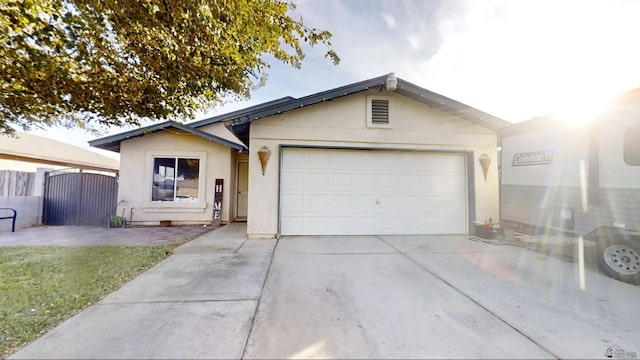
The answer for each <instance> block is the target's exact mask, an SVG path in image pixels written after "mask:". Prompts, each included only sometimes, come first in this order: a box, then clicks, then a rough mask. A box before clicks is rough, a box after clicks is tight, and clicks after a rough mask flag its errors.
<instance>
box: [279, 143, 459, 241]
mask: <svg viewBox="0 0 640 360" xmlns="http://www.w3.org/2000/svg"><path fill="white" fill-rule="evenodd" d="M283 152H284V154H283V164H282V174H281V175H282V176H281V183H282V188H281V189H282V190H281V233H282V234H284V235H341V234H344V235H370V234H462V233H466V226H467V220H466V204H467V201H466V175H465V171H466V166H465V160H464V157H463V156H462V155H459V154H453V155H450V154H433V153H424V152H398V151H363V150H327V149H284V150H283ZM292 154H295V155H294V156H291V155H292ZM301 154H302V155H301ZM287 159H292V162H293V163H292V164H288V163H286V162H287V161H288V160H287ZM300 159H304V160H303V161H302V164H301V161H300ZM300 166H302V167H300Z"/></svg>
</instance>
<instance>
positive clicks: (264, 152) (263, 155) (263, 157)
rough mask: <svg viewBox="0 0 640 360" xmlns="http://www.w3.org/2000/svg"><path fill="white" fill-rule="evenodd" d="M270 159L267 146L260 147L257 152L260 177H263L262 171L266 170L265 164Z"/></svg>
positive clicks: (269, 150)
mask: <svg viewBox="0 0 640 360" xmlns="http://www.w3.org/2000/svg"><path fill="white" fill-rule="evenodd" d="M270 157H271V149H269V147H268V146H266V145H262V147H261V148H260V149H259V150H258V158H260V165H262V175H263V176H264V170H265V169H266V168H267V163H268V162H269V158H270Z"/></svg>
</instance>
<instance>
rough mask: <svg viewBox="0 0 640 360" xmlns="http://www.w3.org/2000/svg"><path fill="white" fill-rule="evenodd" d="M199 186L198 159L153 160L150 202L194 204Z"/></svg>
mask: <svg viewBox="0 0 640 360" xmlns="http://www.w3.org/2000/svg"><path fill="white" fill-rule="evenodd" d="M199 185H200V159H199V158H185V157H164V156H163V157H154V158H153V180H152V184H151V188H152V190H151V201H174V202H196V201H198V198H199V197H200V194H199V187H200V186H199Z"/></svg>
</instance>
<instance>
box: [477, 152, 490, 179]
mask: <svg viewBox="0 0 640 360" xmlns="http://www.w3.org/2000/svg"><path fill="white" fill-rule="evenodd" d="M478 161H479V162H480V166H482V172H483V173H484V181H487V172H489V165H491V158H490V157H489V155H487V154H482V155H480V158H478Z"/></svg>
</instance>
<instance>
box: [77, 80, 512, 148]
mask: <svg viewBox="0 0 640 360" xmlns="http://www.w3.org/2000/svg"><path fill="white" fill-rule="evenodd" d="M388 77H389V75H386V74H385V75H382V76H378V77H375V78H372V79H369V80H364V81H360V82H357V83H353V84H349V85H345V86H341V87H338V88H335V89H330V90H326V91H322V92H319V93H316V94H312V95H308V96H304V97H301V98H294V97H291V96H286V97H282V98H279V99H275V100H272V101H268V102H265V103H262V104H258V105H254V106H250V107H247V108H244V109H240V110H236V111H232V112H229V113H226V114H222V115H216V116H213V117H209V118H206V119H202V120H198V121H194V122H191V123H188V124H179V123H176V122H174V121H167V122H163V123H160V124H156V125H152V126H149V127H146V128H140V129H137V130H132V131H129V132H126V133H122V134H118V135H113V136H108V137H105V138H101V139H96V140H93V141H90V142H89V145H91V146H95V147H98V148H102V149H106V150H111V151H115V152H119V151H120V142H121V141H123V140H127V139H130V138H133V137H138V136H143V135H146V134H149V133H152V132H155V131H159V130H162V129H165V128H167V127H175V128H178V129H181V130H184V131H187V132H190V133H192V134H194V135H198V136H201V137H203V138H205V139H207V140H211V141H214V142H218V143H220V144H223V145H226V146H229V147H231V148H233V149H237V150H242V151H247V148H246V147H242V149H239V148H238V147H241V145H238V144H235V143H233V142H230V141H228V140H225V139H222V138H219V137H217V136H215V135H211V134H208V133H206V132H203V131H200V130H197V128H199V127H203V126H206V125H210V124H214V123H217V122H223V123H224V125H225V126H226V127H227V129H229V130H230V131H231V132H232V133H233V134H234V135H235V136H236V137H237V138H238V139H240V141H242V142H243V143H244V144H245V145H248V144H249V126H250V124H251V122H252V121H254V120H258V119H262V118H265V117H268V116H272V115H277V114H282V113H285V112H287V111H291V110H296V109H300V108H302V107H305V106H311V105H315V104H319V103H322V102H325V101H331V100H334V99H337V98H340V97H343V96H348V95H352V94H356V93H359V92H363V91H377V92H380V91H382V90H383V89H386V87H385V83H386V81H387V78H388ZM387 91H392V92H394V93H396V94H400V95H403V96H406V97H408V98H410V99H413V100H415V101H418V102H420V103H423V104H425V105H427V106H429V107H431V108H434V109H437V110H440V111H443V112H445V113H448V114H451V115H453V116H456V117H458V118H461V119H464V120H467V121H470V122H471V123H474V124H478V125H480V126H483V127H486V128H488V129H491V130H494V131H498V130H499V129H501V128H504V127H507V126H510V125H512V124H511V123H509V122H507V121H505V120H502V119H500V118H497V117H495V116H493V115H490V114H487V113H485V112H483V111H480V110H478V109H476V108H473V107H471V106H469V105H465V104H463V103H461V102H459V101H456V100H453V99H450V98H448V97H446V96H443V95H440V94H437V93H434V92H432V91H429V90H427V89H424V88H422V87H419V86H417V85H415V84H412V83H410V82H408V81H405V80H402V79H400V78H398V79H397V85H396V88H395V89H394V90H387ZM231 144H233V146H232V145H231Z"/></svg>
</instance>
